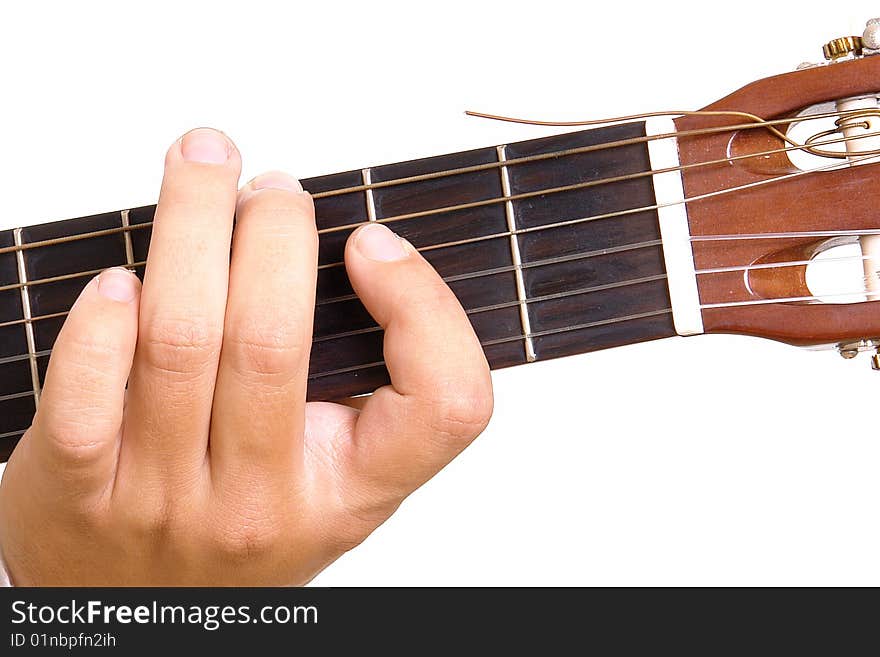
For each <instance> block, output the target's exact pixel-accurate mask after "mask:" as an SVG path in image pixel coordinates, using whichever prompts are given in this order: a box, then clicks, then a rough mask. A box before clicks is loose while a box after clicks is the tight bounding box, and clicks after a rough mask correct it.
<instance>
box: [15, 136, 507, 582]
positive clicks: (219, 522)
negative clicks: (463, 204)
mask: <svg viewBox="0 0 880 657" xmlns="http://www.w3.org/2000/svg"><path fill="white" fill-rule="evenodd" d="M240 171H241V157H240V154H239V152H238V150H237V149H236V147H235V146H234V145H233V143H232V142H231V141H230V140H229V139H228V138H227V137H226V136H224V135H223V134H222V133H219V132H216V131H213V130H209V129H198V130H194V131H191V132H189V133H187V134H186V135H184V136H183V137H182V138H181V139H180V140H178V141H176V142H175V143H174V144H172V146H171V148H170V149H169V150H168V154H167V156H166V158H165V176H164V180H163V183H162V190H161V194H160V200H159V204H158V208H157V211H156V217H155V224H154V227H153V236H152V243H151V248H150V254H149V261H148V263H147V270H146V277H145V280H144V284H143V288H141V286H140V283H139V282H138V280H137V279H136V278H135V277H134V275H132V274H130V273H128V272H127V271H125V270H122V269H113V270H108V271H106V272H103V273H102V274H101V275H99V276H98V277H97V278H96V279H94V280H93V281H91V282H90V283H89V284H88V286H87V287H86V288H85V290H84V291H83V293H82V295H81V296H80V297H79V299H78V300H77V302H76V304H75V305H74V307H73V309H72V310H71V312H70V315H69V316H68V318H67V321H66V323H65V325H64V328H63V330H62V331H61V334H60V335H59V337H58V340H57V342H56V345H55V349H54V352H53V354H52V358H51V362H50V364H49V371H48V374H47V377H46V382H45V386H44V389H43V394H42V397H41V400H40V405H39V410H38V412H37V414H36V417H35V418H34V423H33V426H32V427H31V428H30V430H29V431H28V432H27V433H26V434H25V436H24V437H23V438H22V440H21V441H20V443H19V445H18V447H17V448H16V450H15V452H14V453H13V455H12V457H11V459H10V461H9V464H8V466H7V468H6V472H5V474H4V477H3V481H2V485H0V550H2V555H3V558H4V560H5V562H6V566H7V570H8V571H9V574H10V577H11V579H12V581H13V582H14V583H15V584H18V585H287V584H303V583H306V582H308V581H309V580H310V579H311V578H313V577H314V576H315V575H316V574H317V573H318V572H320V571H321V570H322V569H324V568H325V567H326V566H327V565H328V564H330V563H332V562H333V561H334V560H336V559H337V558H338V557H339V556H341V555H342V554H343V553H344V552H346V551H347V550H349V549H351V548H353V547H355V546H356V545H358V544H359V543H361V542H362V541H363V540H364V539H365V538H366V537H367V536H368V535H369V534H370V533H371V532H372V531H373V530H374V529H375V528H376V527H377V526H379V525H380V524H381V523H382V522H384V521H385V520H386V519H387V518H388V517H389V516H390V515H391V514H392V513H393V512H394V511H395V510H396V509H397V507H398V506H399V505H400V503H401V502H402V501H403V499H404V498H405V497H406V496H407V495H409V494H410V493H411V492H412V491H414V490H415V489H416V488H418V487H419V486H421V485H422V484H423V483H424V482H426V481H427V480H428V479H430V478H431V477H432V476H433V475H434V474H436V473H437V472H438V471H439V470H440V469H441V468H443V466H445V465H446V464H447V463H448V462H449V461H450V460H451V459H453V458H454V457H455V456H456V455H457V454H458V453H459V452H461V450H462V449H464V448H465V447H466V446H467V445H468V444H469V443H470V442H471V441H472V440H473V439H474V438H475V437H476V436H477V435H478V434H479V433H480V432H481V431H482V430H483V429H484V428H485V426H486V424H487V423H488V421H489V417H490V415H491V411H492V388H491V381H490V378H489V368H488V365H487V363H486V360H485V357H484V355H483V352H482V349H481V348H480V344H479V341H478V340H477V338H476V336H475V335H474V332H473V329H472V328H471V325H470V323H469V321H468V319H467V316H466V315H465V313H464V311H463V310H462V308H461V306H460V305H459V303H458V301H457V299H456V298H455V296H454V295H453V294H452V292H451V291H450V290H449V288H448V287H447V286H446V284H445V283H444V282H443V281H442V280H441V278H440V277H439V276H438V274H437V273H436V272H435V271H434V270H433V269H432V268H431V266H430V265H429V264H428V263H427V262H426V261H425V260H424V259H423V258H422V257H421V256H420V255H419V254H418V252H416V250H415V249H414V248H413V247H412V246H411V245H410V244H408V243H407V242H405V241H404V240H401V239H400V238H398V237H397V236H395V235H394V234H393V233H392V232H391V231H389V230H388V229H387V228H385V227H382V226H380V225H375V224H374V225H368V226H364V227H361V228H359V229H358V230H357V231H356V232H355V233H354V234H353V235H352V236H351V237H350V238H349V240H348V243H347V245H346V250H345V264H346V268H347V270H348V275H349V278H350V279H351V282H352V285H353V287H354V289H355V291H356V292H357V294H358V296H359V297H360V298H361V300H362V301H363V303H364V305H365V306H366V308H367V309H368V310H369V312H370V313H371V314H372V315H373V317H374V318H375V319H376V321H377V322H378V323H379V324H381V325H382V327H383V328H384V329H385V344H384V350H385V359H386V362H387V366H388V369H389V371H390V373H391V380H392V383H391V385H389V386H386V387H384V388H381V389H379V390H378V391H376V392H375V394H373V395H372V396H371V397H369V398H368V399H367V401H366V402H365V403H360V404H357V405H343V404H331V403H313V402H312V403H306V401H305V396H306V383H307V373H308V360H309V348H310V346H311V330H312V319H313V312H314V301H315V280H316V273H317V244H318V235H317V232H316V229H315V219H314V207H313V204H312V199H311V197H310V196H309V195H308V193H306V192H303V191H302V188H301V186H300V185H299V183H298V182H297V181H296V180H295V179H293V178H291V177H289V176H287V175H286V174H283V173H280V172H271V173H267V174H264V175H262V176H258V177H257V178H255V179H254V180H252V181H251V182H249V183H248V184H247V185H245V186H244V187H242V188H241V189H238V178H239V174H240ZM234 214H235V215H236V226H235V232H234V234H233V230H232V225H233V221H232V220H233V215H234ZM230 246H231V250H232V256H231V258H230V255H229V254H230ZM355 406H358V408H355Z"/></svg>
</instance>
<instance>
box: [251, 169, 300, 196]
mask: <svg viewBox="0 0 880 657" xmlns="http://www.w3.org/2000/svg"><path fill="white" fill-rule="evenodd" d="M250 185H251V188H252V189H283V190H286V191H289V192H301V191H303V186H302V184H301V183H300V181H299V180H297V179H296V178H294V177H293V176H290V175H288V174H286V173H284V172H283V171H269V172H268V173H263V174H260V175H259V176H257V177H256V178H254V179H253V180H251V182H250Z"/></svg>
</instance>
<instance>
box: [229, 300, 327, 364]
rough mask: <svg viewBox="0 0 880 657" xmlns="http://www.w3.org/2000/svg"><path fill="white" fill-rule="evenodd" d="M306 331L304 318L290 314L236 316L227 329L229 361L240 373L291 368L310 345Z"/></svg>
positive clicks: (301, 357)
mask: <svg viewBox="0 0 880 657" xmlns="http://www.w3.org/2000/svg"><path fill="white" fill-rule="evenodd" d="M291 314H292V315H294V316H297V315H299V314H298V313H291ZM309 333H310V329H309V328H307V327H306V325H305V322H304V321H301V320H297V319H294V318H293V317H289V318H286V319H285V320H280V319H275V320H267V319H264V318H253V317H250V316H247V317H245V318H243V319H239V320H237V321H236V322H235V324H234V325H233V326H232V327H230V330H229V331H228V333H227V341H228V342H229V343H231V345H230V346H231V347H232V350H231V351H232V353H231V355H232V361H233V362H232V365H233V367H234V368H235V370H236V371H237V372H239V373H242V374H244V373H247V374H259V375H267V376H272V375H279V374H284V373H287V372H291V371H294V370H296V369H297V368H298V367H299V366H300V364H301V363H302V361H303V359H304V358H305V357H306V355H307V354H308V350H309V348H310V347H311V341H310V339H309Z"/></svg>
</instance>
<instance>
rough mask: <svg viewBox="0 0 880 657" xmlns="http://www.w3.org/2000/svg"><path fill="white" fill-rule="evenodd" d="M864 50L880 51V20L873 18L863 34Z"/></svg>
mask: <svg viewBox="0 0 880 657" xmlns="http://www.w3.org/2000/svg"><path fill="white" fill-rule="evenodd" d="M862 48H864V49H865V50H870V51H880V18H872V19H871V20H869V21H868V24H867V25H866V26H865V31H864V33H863V34H862ZM872 54H873V53H872Z"/></svg>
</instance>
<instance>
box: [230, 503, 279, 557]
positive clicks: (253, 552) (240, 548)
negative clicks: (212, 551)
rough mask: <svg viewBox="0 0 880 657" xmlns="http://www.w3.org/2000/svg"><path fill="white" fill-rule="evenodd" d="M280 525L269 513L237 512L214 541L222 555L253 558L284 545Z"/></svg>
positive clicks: (269, 552)
mask: <svg viewBox="0 0 880 657" xmlns="http://www.w3.org/2000/svg"><path fill="white" fill-rule="evenodd" d="M283 533H284V532H283V529H282V527H281V524H280V523H279V522H278V521H277V520H276V519H273V518H271V517H270V516H269V515H267V514H264V513H261V512H255V513H237V514H235V516H234V517H233V518H231V520H230V521H229V522H226V523H224V524H223V526H222V528H221V529H220V530H219V531H218V532H217V534H216V537H215V541H216V546H217V549H218V550H219V551H220V552H221V554H223V555H225V556H227V557H228V558H230V559H232V560H250V559H252V558H255V557H261V556H265V555H268V554H271V553H273V552H274V551H275V550H276V549H278V548H279V547H281V546H282V545H283Z"/></svg>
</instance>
